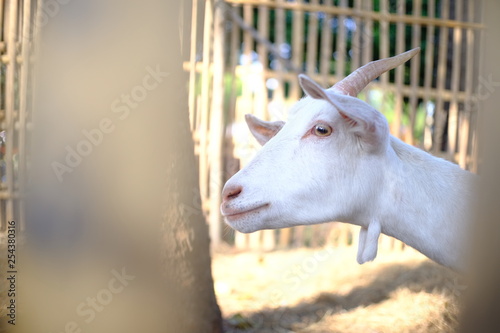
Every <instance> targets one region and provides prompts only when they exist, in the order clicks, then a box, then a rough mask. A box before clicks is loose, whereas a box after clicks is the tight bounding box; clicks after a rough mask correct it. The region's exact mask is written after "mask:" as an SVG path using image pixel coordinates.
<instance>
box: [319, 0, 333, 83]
mask: <svg viewBox="0 0 500 333" xmlns="http://www.w3.org/2000/svg"><path fill="white" fill-rule="evenodd" d="M325 4H326V5H327V6H331V5H332V0H325ZM331 18H332V17H331V15H330V14H326V13H325V16H324V17H323V24H322V28H321V53H320V64H319V69H320V73H321V82H322V83H323V85H326V83H327V82H328V76H329V75H330V60H331V56H332V29H331V27H330V20H331Z"/></svg>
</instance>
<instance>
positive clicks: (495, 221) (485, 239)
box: [461, 0, 500, 333]
mask: <svg viewBox="0 0 500 333" xmlns="http://www.w3.org/2000/svg"><path fill="white" fill-rule="evenodd" d="M498 17H500V2H498V1H497V0H489V1H486V3H485V6H484V23H485V25H486V30H485V38H484V43H483V50H482V51H483V61H484V63H483V66H482V67H483V68H482V74H481V76H482V80H480V81H481V82H483V83H484V82H489V84H483V85H482V86H480V87H478V93H477V102H480V103H481V107H480V108H479V109H480V112H479V117H480V120H479V121H480V123H479V125H480V128H479V143H480V146H479V147H480V153H479V174H480V175H481V182H480V189H479V192H478V195H477V196H478V197H477V209H476V221H474V222H473V224H472V225H473V226H474V227H473V230H472V232H473V238H474V239H473V248H472V253H471V260H470V265H469V270H470V271H469V274H470V276H469V278H470V285H469V288H468V289H467V294H466V308H465V311H464V315H463V318H462V325H461V332H470V333H473V332H500V318H499V314H500V312H499V311H500V310H499V309H500V283H499V282H500V204H499V203H500V177H499V171H500V149H499V148H498V143H499V142H500V131H499V128H500V108H499V105H500V66H499V63H498V62H499V59H500V44H499V43H498V33H499V31H500V22H499V21H498Z"/></svg>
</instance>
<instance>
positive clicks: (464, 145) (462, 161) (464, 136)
mask: <svg viewBox="0 0 500 333" xmlns="http://www.w3.org/2000/svg"><path fill="white" fill-rule="evenodd" d="M474 9H475V8H474V3H473V2H472V1H469V2H467V20H468V21H469V22H471V21H473V20H474V14H475V12H474ZM465 36H466V43H467V44H466V45H467V46H466V49H467V51H466V54H465V64H466V67H465V103H464V110H463V112H462V115H463V116H462V121H461V125H460V144H459V149H460V151H459V158H458V163H459V165H460V166H461V167H462V168H464V169H469V167H470V165H469V161H468V157H469V155H468V152H469V145H470V136H469V134H470V118H471V112H472V110H471V105H472V91H473V78H472V76H473V73H474V66H473V65H472V64H473V61H472V60H473V59H474V49H475V48H474V46H475V44H474V31H473V30H472V29H467V31H466V35H465Z"/></svg>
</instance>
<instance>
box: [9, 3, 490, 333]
mask: <svg viewBox="0 0 500 333" xmlns="http://www.w3.org/2000/svg"><path fill="white" fill-rule="evenodd" d="M486 3H487V2H486V1H484V2H483V1H467V0H406V1H393V0H294V1H285V0H269V1H267V0H265V1H258V0H225V1H222V0H205V1H201V0H193V1H191V0H184V1H160V0H156V1H154V0H148V1H145V2H144V3H142V4H139V3H134V2H133V1H121V2H120V1H96V0H93V1H86V2H82V1H81V0H72V1H68V0H65V1H63V0H45V1H42V0H24V1H23V0H4V1H0V23H1V24H0V36H1V40H0V119H1V123H0V176H1V178H0V182H1V183H0V186H1V187H0V222H1V226H0V243H1V244H2V254H1V256H2V257H1V260H2V261H1V262H2V265H3V266H2V272H1V273H0V274H2V277H3V276H4V274H6V272H7V269H4V267H6V266H4V264H6V262H4V261H6V256H7V248H6V247H5V246H6V244H7V243H8V239H9V236H8V225H9V223H8V222H9V221H14V220H15V221H16V230H17V233H16V237H17V242H18V244H19V246H20V249H21V250H20V251H26V252H25V253H26V254H25V256H23V258H26V259H25V260H24V261H20V265H21V263H22V264H23V265H26V266H25V270H24V271H25V272H30V273H29V274H28V273H25V275H24V278H23V275H22V273H19V276H20V277H21V278H20V279H18V281H20V283H21V285H20V286H19V288H25V289H21V290H25V292H23V294H25V295H29V296H25V297H26V298H25V300H24V302H25V303H22V302H23V301H22V300H21V301H20V302H21V304H28V303H29V304H31V303H32V304H31V306H28V305H26V306H25V307H24V310H22V309H23V307H20V308H18V309H17V311H18V314H19V318H21V315H20V314H21V313H22V311H26V312H27V313H28V314H29V315H25V316H26V317H25V318H30V319H29V320H25V321H24V322H23V323H22V325H21V327H19V325H18V326H17V327H13V326H12V325H8V324H6V325H4V326H5V327H6V328H9V329H18V331H20V332H31V331H34V327H36V329H37V331H40V327H43V328H44V329H46V331H50V330H53V331H63V330H64V329H66V331H68V332H70V331H73V330H74V331H75V332H76V331H77V330H78V329H81V330H82V331H92V332H99V331H110V330H111V331H117V330H118V327H119V328H120V330H122V331H123V330H124V331H130V332H134V331H135V330H136V329H145V328H144V327H143V326H141V325H143V324H144V319H141V318H148V322H149V323H150V326H148V329H147V330H148V331H150V332H154V331H158V332H165V331H169V332H170V331H172V332H220V331H222V330H225V331H227V332H370V331H374V332H452V331H455V330H456V329H457V328H458V325H459V314H460V311H461V304H462V302H461V298H462V295H463V294H464V292H465V291H466V289H467V287H466V283H465V282H464V281H463V278H462V276H460V275H458V274H456V273H454V272H452V271H450V270H448V269H446V268H443V267H441V266H439V265H437V264H435V263H433V262H431V261H430V260H428V259H426V258H425V257H423V256H422V255H420V254H419V253H417V252H416V251H414V250H413V249H411V248H409V247H407V246H405V245H404V244H402V243H401V242H399V241H397V240H395V239H392V238H390V237H387V236H383V237H381V239H380V245H379V248H380V252H379V255H378V257H377V259H376V260H375V262H373V263H368V264H366V265H363V266H359V265H358V264H357V263H356V261H355V253H356V246H357V243H356V242H357V239H356V238H357V232H358V230H357V227H353V226H349V225H346V224H340V223H336V222H335V221H332V222H331V223H327V224H321V225H314V226H307V227H305V226H301V227H295V228H289V229H281V230H266V231H260V232H255V233H252V234H249V235H245V234H240V233H238V232H235V231H233V230H231V229H230V228H228V227H227V226H226V225H225V224H224V221H223V219H222V217H221V215H220V211H219V206H220V203H221V192H222V187H223V185H224V183H225V182H226V181H227V180H228V179H229V178H230V177H231V176H232V175H233V174H234V173H236V172H237V171H238V170H239V169H241V168H242V167H244V166H245V165H246V164H247V163H248V162H249V161H250V160H251V159H252V157H253V156H254V154H255V153H256V152H257V151H258V149H259V145H258V143H257V142H256V141H255V140H254V139H253V137H252V136H251V135H250V132H249V131H248V129H247V127H246V124H245V121H244V115H245V114H247V113H251V114H254V115H256V116H258V117H260V118H261V119H264V120H286V118H287V111H288V109H289V108H290V106H291V105H292V104H293V103H295V102H296V101H297V100H298V99H300V98H301V97H302V95H303V93H302V91H301V89H300V87H299V85H298V81H297V75H298V74H300V73H306V74H308V75H309V76H310V77H312V78H313V79H314V80H316V81H317V82H319V83H321V84H322V85H323V86H324V87H327V86H331V85H333V84H334V83H336V82H337V81H339V80H341V79H342V78H344V77H345V76H346V75H348V74H349V73H351V72H352V71H353V70H355V69H356V68H358V67H360V66H362V65H364V64H366V63H368V62H369V61H371V60H377V59H380V58H386V57H390V56H394V55H396V54H399V53H402V52H404V51H406V50H409V49H411V48H414V47H420V48H421V52H420V54H418V55H417V56H415V57H414V58H413V59H412V60H411V61H409V62H408V63H406V64H405V65H402V66H399V67H398V68H396V69H395V70H393V71H390V72H389V73H386V74H384V75H382V76H381V77H380V78H378V79H377V80H375V81H373V82H372V83H371V84H369V85H368V87H367V88H366V89H365V90H364V91H363V93H362V94H360V96H359V98H361V99H363V100H365V101H367V102H368V103H370V104H371V105H373V106H374V107H375V108H377V109H378V110H380V111H381V112H382V113H383V114H384V115H385V116H386V117H387V119H388V121H389V124H390V129H391V133H392V134H393V135H394V136H396V137H399V138H400V139H402V140H403V141H405V142H407V143H408V144H411V145H414V146H416V147H419V148H421V149H423V150H426V151H429V152H430V153H432V154H433V155H436V156H439V157H442V158H445V159H447V160H450V161H452V162H454V163H457V164H459V165H460V166H461V167H462V168H464V169H467V170H470V171H472V172H474V173H477V172H478V169H479V168H480V164H481V159H480V158H479V157H478V156H479V155H480V153H479V149H478V136H479V135H478V134H479V131H478V128H479V127H478V126H479V120H478V119H479V118H478V110H479V108H480V106H481V103H482V102H484V101H485V100H489V101H491V99H490V97H492V96H493V95H495V90H496V89H497V87H498V85H499V84H498V83H497V81H496V80H497V79H496V77H492V74H491V73H488V72H484V71H483V70H482V66H483V64H482V62H483V61H484V59H483V56H482V55H483V53H482V52H481V50H483V49H484V48H485V47H486V43H485V38H486V37H485V35H486V34H485V31H487V25H486V23H485V12H486V8H487V7H486ZM29 152H31V153H30V154H29ZM4 247H5V249H4ZM4 253H5V255H4ZM103 254H105V255H103ZM118 263H119V264H118ZM55 266H57V267H55ZM48 267H50V268H48ZM122 267H127V271H128V272H136V273H130V274H132V275H133V276H138V279H139V280H140V281H142V282H136V284H133V283H132V282H131V284H132V285H133V286H134V289H133V290H131V291H130V292H125V293H123V294H127V295H128V297H129V299H128V301H129V303H127V302H126V301H124V300H121V301H116V300H115V301H112V299H118V296H116V295H115V294H114V293H113V292H111V293H110V292H107V293H106V292H101V291H102V290H107V289H106V288H105V289H102V288H103V286H104V287H105V286H107V285H108V283H110V282H109V281H111V280H110V279H113V277H114V278H116V272H117V271H120V270H121V269H122ZM70 268H71V269H70ZM61 269H62V271H61ZM20 272H21V270H20ZM54 272H55V273H54ZM110 272H111V273H110ZM113 272H114V273H113ZM137 272H140V273H137ZM210 272H212V274H210ZM54 274H56V275H57V276H64V277H65V278H62V280H58V282H57V283H55V282H54ZM130 274H129V275H130ZM141 274H142V279H141ZM212 276H213V277H212ZM30 277H31V278H30ZM34 277H39V278H37V279H34ZM23 281H24V283H25V285H24V286H23V285H22V283H23ZM44 281H45V282H44ZM48 281H51V282H50V283H49V282H48ZM113 281H114V280H113ZM130 281H132V279H131V280H130ZM4 282H5V280H4ZM5 283H7V282H5ZM42 285H43V287H42ZM5 287H7V285H6V286H5ZM2 289H3V288H2ZM108 289H109V290H111V288H108ZM27 290H30V291H33V293H34V294H37V293H36V292H35V291H40V290H44V292H42V293H40V294H39V295H38V294H37V297H36V301H32V299H31V297H32V295H34V294H29V293H27V292H26V291H27ZM126 290H130V289H126ZM70 291H71V292H70ZM73 291H75V292H73ZM96 294H97V296H96ZM99 295H101V296H99ZM109 295H111V298H110V297H109ZM127 295H125V296H127ZM148 295H149V296H148ZM92 296H95V297H97V298H96V299H97V301H96V302H97V305H96V307H95V308H94V309H95V312H96V313H97V312H98V313H101V312H102V313H103V315H102V316H101V317H100V318H99V317H96V319H95V320H94V319H92V320H90V322H87V321H85V320H83V319H84V318H86V317H85V316H82V313H81V311H80V312H78V306H79V305H80V304H81V302H83V303H84V307H83V308H80V310H81V309H85V305H87V306H89V308H92V307H91V303H86V301H85V300H88V297H92ZM114 296H116V297H114ZM125 296H124V297H125ZM0 297H1V298H0V300H1V304H2V309H1V310H0V314H1V315H2V319H4V318H5V322H4V323H2V325H3V324H5V323H6V322H7V320H8V314H9V310H8V309H7V308H6V306H7V304H9V302H10V298H9V297H10V296H9V297H7V296H6V295H5V294H2V295H0ZM51 297H52V298H53V299H54V300H53V301H51V302H49V303H50V304H52V307H46V303H47V299H50V298H51ZM106 297H108V298H106ZM120 297H121V296H120ZM91 299H92V298H91ZM140 302H143V303H141V304H145V305H144V306H141V307H139V306H138V304H139V303H140ZM144 302H145V303H144ZM118 303H119V304H120V306H118V305H115V304H118ZM108 304H109V305H108ZM194 304H196V305H194ZM4 305H5V306H4ZM39 305H41V306H39ZM44 305H45V306H44ZM113 306H114V308H113ZM40 307H42V308H44V307H45V309H44V311H41V310H40ZM101 307H102V308H101ZM59 308H61V310H60V311H59V310H56V309H59ZM108 309H110V310H108ZM111 309H115V310H111ZM39 311H41V312H39ZM112 311H116V312H112ZM108 312H112V313H113V315H105V314H106V313H108ZM34 313H36V315H34ZM43 313H46V314H43ZM49 313H50V314H49ZM124 313H125V314H128V315H125V318H127V319H126V320H122V321H120V324H119V325H118V326H116V323H117V319H116V318H117V317H122V318H123V317H124V316H123V314H124ZM165 313H167V315H165ZM221 313H222V316H221ZM62 314H64V315H62ZM139 314H140V315H139ZM19 320H20V319H19ZM173 322H176V323H175V324H174V323H173ZM68 323H69V324H68ZM73 323H74V324H73ZM23 325H25V326H23ZM68 325H69V326H68ZM0 327H1V326H0Z"/></svg>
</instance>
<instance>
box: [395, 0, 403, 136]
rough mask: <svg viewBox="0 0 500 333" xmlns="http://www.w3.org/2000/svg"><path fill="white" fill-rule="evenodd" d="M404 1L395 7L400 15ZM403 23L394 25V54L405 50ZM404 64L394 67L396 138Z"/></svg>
mask: <svg viewBox="0 0 500 333" xmlns="http://www.w3.org/2000/svg"><path fill="white" fill-rule="evenodd" d="M405 7H406V6H405V3H403V2H401V3H399V6H398V8H397V11H398V14H399V15H402V14H403V13H404V12H405V9H406V8H405ZM405 49H406V48H405V25H404V23H403V22H398V23H397V25H396V54H400V53H403V52H404V51H405ZM404 70H405V65H401V66H398V67H396V96H395V102H394V120H393V122H392V124H391V125H392V134H393V135H394V136H396V137H397V138H401V137H402V132H401V126H402V120H403V94H402V88H403V84H404V82H403V80H404Z"/></svg>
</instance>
